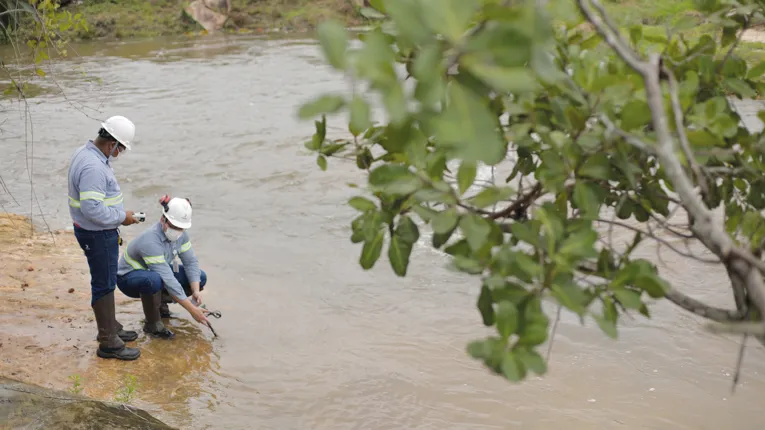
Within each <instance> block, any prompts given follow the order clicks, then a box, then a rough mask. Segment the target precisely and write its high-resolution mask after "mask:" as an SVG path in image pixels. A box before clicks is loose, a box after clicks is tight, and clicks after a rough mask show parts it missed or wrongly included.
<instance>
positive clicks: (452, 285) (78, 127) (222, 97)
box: [0, 35, 765, 430]
mask: <svg viewBox="0 0 765 430" xmlns="http://www.w3.org/2000/svg"><path fill="white" fill-rule="evenodd" d="M301 37H303V36H290V37H287V38H281V37H277V36H273V35H270V36H257V37H254V36H248V37H231V36H220V37H215V38H206V39H202V38H196V37H191V38H188V37H180V38H158V39H154V40H138V41H130V42H118V43H107V44H105V43H92V44H81V45H77V46H75V50H76V51H77V52H78V53H79V54H80V55H81V57H78V58H74V59H71V60H67V61H65V62H60V63H57V64H56V65H55V66H54V67H53V70H52V71H51V72H50V73H49V76H51V79H56V81H57V82H58V84H59V85H60V87H61V89H62V90H63V93H62V94H53V95H45V96H41V97H39V98H38V99H35V101H34V103H32V105H31V108H30V109H31V117H32V121H33V123H34V125H35V128H34V150H35V152H34V166H35V182H36V184H37V186H36V188H35V192H36V198H38V199H39V201H40V205H41V210H42V213H43V214H44V215H45V216H46V219H47V221H48V222H49V223H50V224H51V225H52V227H53V228H62V227H66V226H67V225H68V223H69V219H68V210H67V206H66V179H65V174H66V165H67V162H68V159H69V155H70V154H71V152H72V151H73V150H74V149H75V148H76V147H77V146H79V145H81V144H82V143H84V141H85V139H87V138H91V137H93V135H94V134H95V132H96V130H97V129H98V121H97V120H98V119H103V118H106V117H107V116H109V115H114V114H121V115H125V116H127V117H129V118H131V119H132V120H133V121H134V122H135V123H136V126H137V132H136V133H137V134H136V142H135V145H134V149H133V151H131V152H130V153H128V154H127V156H126V157H124V158H123V157H121V159H120V160H119V161H118V163H117V164H116V165H115V171H116V174H117V176H118V178H119V180H120V183H121V186H122V189H123V192H124V194H125V201H126V207H127V208H128V209H131V210H143V211H146V212H147V213H148V216H149V219H150V220H154V219H156V218H158V217H159V214H160V212H159V208H158V207H157V204H156V201H157V198H158V197H159V196H160V195H162V194H165V193H171V194H174V195H182V196H186V197H189V198H191V199H192V200H193V201H194V217H195V219H194V228H193V229H192V230H191V232H190V233H191V235H192V239H193V243H194V247H195V250H196V252H197V254H198V255H199V256H200V259H201V262H202V266H203V269H204V270H205V271H206V272H207V273H208V275H209V277H210V278H209V279H210V281H209V284H208V287H207V291H206V292H205V297H206V299H205V301H206V302H207V303H208V305H209V306H210V307H211V308H215V309H219V310H221V311H222V312H223V315H224V316H223V318H221V319H220V320H217V321H215V323H214V324H215V329H216V331H217V332H218V333H219V335H220V338H217V339H215V340H212V336H211V334H210V333H209V331H208V330H207V329H206V328H204V327H202V326H200V325H198V324H196V323H194V322H192V321H190V320H188V317H187V316H186V315H185V312H184V311H182V310H179V309H175V310H174V311H175V312H179V314H180V315H181V316H182V319H181V320H176V321H173V322H172V327H173V328H174V329H175V330H176V332H177V337H176V339H175V340H173V341H171V342H166V341H159V340H146V339H144V338H143V337H142V338H141V340H140V341H139V342H138V345H139V347H140V348H142V357H141V358H140V359H139V360H137V361H136V362H133V363H120V362H115V361H103V360H98V359H96V358H95V356H92V355H88V356H87V360H86V362H85V363H84V364H83V369H86V370H85V372H84V373H85V374H86V375H87V376H88V377H90V378H93V380H95V381H99V384H98V385H94V384H91V385H88V386H87V390H94V391H90V392H91V393H92V394H97V395H103V396H107V397H110V396H111V393H113V392H114V390H116V389H117V388H118V386H119V384H120V380H121V378H122V377H123V376H124V375H125V374H133V375H136V376H137V378H138V382H139V384H140V386H139V388H138V394H137V395H138V400H139V404H140V405H151V407H150V409H151V410H152V411H157V412H159V416H160V417H161V418H163V419H164V420H166V421H167V422H169V423H171V424H174V425H177V426H178V427H180V428H190V429H198V428H213V427H215V428H226V429H244V428H259V429H279V430H283V429H357V428H372V429H387V428H390V429H401V428H421V429H431V428H432V429H470V428H475V429H478V428H480V429H507V428H522V429H524V430H525V429H549V428H553V427H556V426H557V427H560V426H565V427H566V428H567V429H592V428H607V429H610V428H630V429H632V428H650V429H673V430H675V429H693V430H698V429H713V428H715V429H716V428H719V427H721V426H723V425H730V423H735V425H736V426H738V427H743V428H758V426H759V423H761V419H760V416H761V410H760V409H761V408H760V406H759V401H758V400H759V399H760V398H761V396H762V395H764V394H765V377H763V372H765V364H763V363H764V361H763V360H762V350H761V348H758V347H754V346H753V347H751V348H750V351H748V352H747V357H746V366H745V370H744V375H743V383H742V385H741V386H740V388H739V389H738V390H737V394H736V395H735V396H731V395H730V394H729V389H730V377H731V376H730V373H731V372H732V369H733V366H734V364H735V358H736V352H737V340H736V339H730V338H725V337H719V336H710V335H708V334H706V333H703V332H702V330H701V328H700V327H701V325H700V324H701V322H700V321H699V319H697V318H695V317H693V316H692V315H687V314H685V313H678V312H676V310H675V308H674V307H673V306H672V305H670V304H668V303H665V302H662V303H659V304H657V305H656V306H654V307H653V308H652V310H653V315H654V316H653V319H652V320H645V319H642V318H639V317H635V319H629V318H627V319H626V320H625V322H624V328H623V329H622V330H621V332H620V340H619V342H614V341H612V340H610V339H608V338H606V337H605V336H604V335H603V334H602V333H600V331H599V330H598V329H597V327H596V326H595V325H594V324H592V323H591V322H588V323H587V326H586V327H582V326H580V324H579V322H578V319H577V318H576V317H574V316H571V315H565V316H564V318H563V320H562V322H561V324H560V326H559V328H558V334H557V336H556V338H555V345H554V350H553V356H552V361H551V363H550V373H549V374H548V375H547V376H545V377H544V378H533V377H532V378H531V379H530V380H529V381H528V382H527V383H525V384H524V385H521V386H516V385H512V384H509V383H507V382H505V381H504V380H502V379H500V378H497V377H494V376H491V375H489V374H487V373H486V372H485V371H484V370H483V369H482V368H481V367H480V366H479V365H478V364H477V363H476V362H475V361H473V360H471V359H470V358H468V357H467V356H466V354H465V352H464V349H465V345H466V344H467V342H468V341H470V340H471V339H474V338H476V337H479V336H482V335H483V334H484V330H483V327H482V326H481V324H480V318H479V315H478V313H477V311H476V310H475V308H474V303H475V298H476V296H477V294H478V288H477V284H476V282H475V280H474V279H471V278H470V277H466V276H464V275H460V274H455V273H452V272H449V271H446V270H445V269H443V265H444V263H445V262H446V260H445V259H444V257H443V255H442V254H441V253H439V252H436V251H433V250H431V249H429V248H428V247H427V246H422V247H418V248H417V249H416V250H415V258H414V259H413V262H412V264H411V266H410V274H409V275H408V276H407V278H406V279H399V278H397V277H396V276H395V275H393V274H392V272H391V270H390V269H389V267H387V262H386V261H385V260H384V259H383V260H381V261H380V263H379V265H378V267H376V268H375V269H374V270H372V271H370V272H364V271H363V270H361V269H360V268H359V267H358V265H357V263H356V262H357V261H358V255H359V252H360V249H359V247H358V246H356V245H353V244H351V243H350V241H349V240H348V237H349V222H350V220H351V219H352V216H353V210H352V209H350V208H348V207H347V205H346V204H345V202H346V201H347V199H348V197H349V196H351V195H352V194H353V193H354V190H353V189H351V188H348V187H347V186H346V184H347V183H352V182H359V181H361V180H362V179H363V178H361V177H360V176H359V174H358V173H357V172H356V171H355V168H354V167H353V166H352V165H351V164H349V165H346V164H344V163H342V162H332V163H331V164H332V168H331V169H330V170H329V171H327V172H321V171H319V169H317V168H316V165H315V162H314V159H313V158H312V157H304V156H302V154H303V151H302V142H303V141H305V140H306V139H308V138H309V137H310V135H311V134H312V126H311V124H310V123H302V122H298V121H297V119H296V117H295V112H296V108H297V106H299V105H300V104H301V103H302V102H304V101H306V100H307V99H309V98H310V97H312V96H314V95H316V94H318V93H321V92H324V91H333V90H343V89H345V88H346V83H345V82H344V81H343V79H342V78H341V77H340V76H338V75H337V74H336V73H334V72H332V71H331V70H330V69H329V68H328V67H325V66H322V65H321V64H322V62H321V58H320V55H319V53H318V50H317V49H316V47H315V46H314V45H313V44H312V43H311V42H310V41H307V40H304V39H301ZM80 71H85V72H86V73H87V75H88V76H89V77H93V78H98V79H100V81H101V84H98V83H95V82H88V81H83V80H82V79H81V77H82V74H81V73H80ZM46 84H49V85H50V84H51V82H50V80H48V81H46ZM743 107H744V109H749V110H753V109H752V108H751V106H749V107H748V106H746V105H745V106H743ZM751 116H752V115H751V113H748V114H747V118H748V119H747V121H750V122H751V121H754V120H752V119H751ZM340 119H342V117H341V118H340ZM22 124H23V123H22V122H21V121H17V120H16V117H14V120H13V121H8V123H7V124H6V125H4V126H3V127H4V133H3V134H2V135H0V139H1V140H0V153H1V154H3V156H2V157H0V173H2V175H3V179H4V180H5V182H6V184H7V185H8V187H9V189H10V190H11V191H12V192H13V193H14V196H15V197H16V199H17V200H18V202H19V205H18V206H17V205H15V204H14V203H13V202H12V201H10V199H8V198H7V196H6V195H5V194H0V202H2V204H3V205H4V206H5V207H6V208H8V209H12V210H17V211H21V212H24V211H27V212H28V211H29V208H30V205H31V201H30V198H31V196H30V190H29V184H28V183H27V181H26V179H25V178H26V170H25V165H26V162H25V153H30V152H29V151H28V150H27V148H26V147H25V145H24V140H23V136H24V128H23V125H22ZM332 125H333V126H336V127H337V128H333V129H332V130H333V132H335V131H336V130H339V131H338V132H342V124H341V123H339V122H335V123H334V124H332ZM482 174H486V172H483V173H482ZM35 210H36V213H37V216H38V217H39V211H37V209H35ZM143 228H146V225H143V226H131V227H126V228H123V229H122V232H123V234H124V235H125V236H126V238H127V239H130V238H132V237H134V236H135V235H137V234H138V233H139V232H140V231H141V230H142V229H143ZM629 238H630V237H629V236H627V235H621V236H618V235H617V238H616V239H617V240H619V241H627V240H629ZM422 240H423V241H424V242H425V241H427V235H423V239H422ZM424 242H423V243H424ZM641 252H642V253H643V255H644V256H646V257H647V258H654V257H655V256H656V250H655V249H651V248H645V249H643V250H641ZM663 255H664V256H665V258H666V261H667V264H666V266H664V267H663V269H662V270H664V271H665V273H667V276H669V277H670V279H672V282H673V285H674V286H676V287H678V288H681V289H683V291H686V292H688V293H689V294H692V295H694V296H695V297H698V298H700V299H704V300H707V301H710V302H713V303H716V304H719V305H721V306H730V305H731V303H732V300H731V298H730V297H729V293H728V286H727V285H728V280H727V279H726V278H725V276H724V272H723V271H721V270H720V269H719V267H707V266H703V265H698V264H696V263H692V262H689V261H687V260H673V259H672V257H671V256H670V255H669V254H668V252H667V251H664V253H663ZM119 294H120V293H118V295H119ZM140 309H141V307H140V303H138V302H137V301H128V302H127V303H126V304H124V305H119V311H120V313H121V315H126V320H129V321H130V322H131V324H132V326H131V328H135V327H138V326H139V325H138V324H140V322H139V320H140V313H141V310H140ZM550 312H554V309H550ZM123 323H124V322H123ZM101 384H102V385H101Z"/></svg>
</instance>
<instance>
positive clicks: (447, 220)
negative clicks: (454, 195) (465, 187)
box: [431, 208, 459, 234]
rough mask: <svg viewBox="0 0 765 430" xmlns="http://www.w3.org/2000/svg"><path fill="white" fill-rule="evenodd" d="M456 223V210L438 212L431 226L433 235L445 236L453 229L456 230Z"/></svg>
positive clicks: (457, 216)
mask: <svg viewBox="0 0 765 430" xmlns="http://www.w3.org/2000/svg"><path fill="white" fill-rule="evenodd" d="M458 221H459V215H458V214H457V210H456V209H454V208H450V209H446V210H445V211H442V212H439V214H438V215H436V216H435V218H433V222H432V223H431V226H432V228H433V232H434V233H437V234H446V233H451V232H452V231H453V230H454V229H455V228H457V222H458Z"/></svg>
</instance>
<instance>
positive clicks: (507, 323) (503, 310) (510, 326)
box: [497, 301, 518, 339]
mask: <svg viewBox="0 0 765 430" xmlns="http://www.w3.org/2000/svg"><path fill="white" fill-rule="evenodd" d="M517 329H518V309H516V308H515V305H514V304H512V303H511V302H509V301H502V302H500V303H499V305H498V306H497V331H498V332H499V334H500V335H501V336H502V338H503V339H507V338H508V337H510V335H512V334H513V333H515V331H516V330H517Z"/></svg>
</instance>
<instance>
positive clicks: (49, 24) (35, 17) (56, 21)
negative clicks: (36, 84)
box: [0, 0, 87, 97]
mask: <svg viewBox="0 0 765 430" xmlns="http://www.w3.org/2000/svg"><path fill="white" fill-rule="evenodd" d="M59 8H60V3H59V2H58V1H54V0H0V29H1V30H2V34H1V35H0V41H4V42H7V43H11V44H13V45H14V49H13V50H12V52H14V53H16V54H17V57H16V58H0V71H1V72H2V73H3V74H5V75H6V77H7V78H9V80H10V82H11V85H9V86H8V87H7V88H6V89H5V94H6V95H18V96H20V97H23V95H24V94H25V93H26V92H27V89H28V84H29V79H28V78H26V77H25V76H24V75H23V74H22V73H21V72H20V71H18V69H16V70H11V69H10V68H8V67H7V66H8V65H10V64H11V63H16V64H17V66H22V67H23V65H24V64H23V63H24V62H25V61H26V59H25V57H26V55H22V54H21V53H22V52H23V51H24V49H23V48H22V47H21V46H19V45H21V43H22V40H23V43H25V44H26V46H27V48H29V51H30V52H31V57H32V62H33V64H34V66H35V67H34V72H35V74H36V75H37V76H39V77H41V78H44V77H45V76H46V72H45V70H43V67H42V65H43V64H44V63H45V62H48V61H50V60H51V56H52V55H60V56H66V55H67V49H66V46H67V40H66V39H65V38H64V37H62V36H61V34H62V33H63V32H66V31H69V30H70V29H85V30H87V23H86V22H85V19H84V18H83V17H82V16H81V15H80V14H75V15H72V13H71V12H69V11H60V10H59ZM25 21H31V22H32V24H31V25H25V26H23V28H25V29H31V33H28V34H27V33H24V34H20V33H21V31H20V28H22V26H21V25H20V24H21V23H23V22H25ZM19 63H22V64H19ZM14 71H15V73H14Z"/></svg>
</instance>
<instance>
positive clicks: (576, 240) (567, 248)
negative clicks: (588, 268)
mask: <svg viewBox="0 0 765 430" xmlns="http://www.w3.org/2000/svg"><path fill="white" fill-rule="evenodd" d="M597 240H598V234H597V233H596V232H595V231H594V230H592V229H591V228H587V229H582V230H579V231H577V232H576V233H574V234H572V235H570V236H568V237H566V238H565V239H564V240H563V243H562V244H561V246H560V249H559V250H558V254H560V255H563V256H565V257H568V258H569V259H575V260H578V259H580V258H586V257H595V256H597V254H598V253H597V251H595V248H594V245H595V242H596V241H597Z"/></svg>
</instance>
